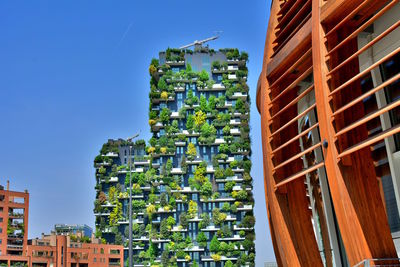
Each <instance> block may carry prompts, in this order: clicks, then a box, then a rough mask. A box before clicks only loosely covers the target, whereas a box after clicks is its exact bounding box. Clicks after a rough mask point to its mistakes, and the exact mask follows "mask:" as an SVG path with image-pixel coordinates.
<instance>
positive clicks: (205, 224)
mask: <svg viewBox="0 0 400 267" xmlns="http://www.w3.org/2000/svg"><path fill="white" fill-rule="evenodd" d="M201 219H202V220H201V221H200V222H199V228H200V229H204V228H207V227H208V226H209V225H210V216H209V215H208V213H203V214H201Z"/></svg>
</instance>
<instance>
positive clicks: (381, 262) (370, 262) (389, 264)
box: [353, 258, 400, 267]
mask: <svg viewBox="0 0 400 267" xmlns="http://www.w3.org/2000/svg"><path fill="white" fill-rule="evenodd" d="M370 266H379V267H397V266H400V259H396V258H388V259H365V260H363V261H361V262H359V263H357V264H356V265H354V266H353V267H370Z"/></svg>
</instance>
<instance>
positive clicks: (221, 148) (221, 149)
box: [218, 144, 229, 154]
mask: <svg viewBox="0 0 400 267" xmlns="http://www.w3.org/2000/svg"><path fill="white" fill-rule="evenodd" d="M218 149H219V152H220V153H224V154H228V153H229V145H228V144H220V145H219V148H218Z"/></svg>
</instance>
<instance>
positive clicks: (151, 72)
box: [149, 64, 157, 75]
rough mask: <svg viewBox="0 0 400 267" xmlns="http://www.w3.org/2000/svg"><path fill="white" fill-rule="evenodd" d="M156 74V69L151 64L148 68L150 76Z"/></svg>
mask: <svg viewBox="0 0 400 267" xmlns="http://www.w3.org/2000/svg"><path fill="white" fill-rule="evenodd" d="M156 72H157V67H156V66H154V65H153V64H151V65H150V67H149V73H150V75H154V74H155V73H156Z"/></svg>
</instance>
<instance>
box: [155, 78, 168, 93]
mask: <svg viewBox="0 0 400 267" xmlns="http://www.w3.org/2000/svg"><path fill="white" fill-rule="evenodd" d="M157 87H158V90H160V91H165V90H167V89H168V85H167V83H166V82H165V79H164V78H163V77H161V78H160V80H159V81H158V84H157Z"/></svg>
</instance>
